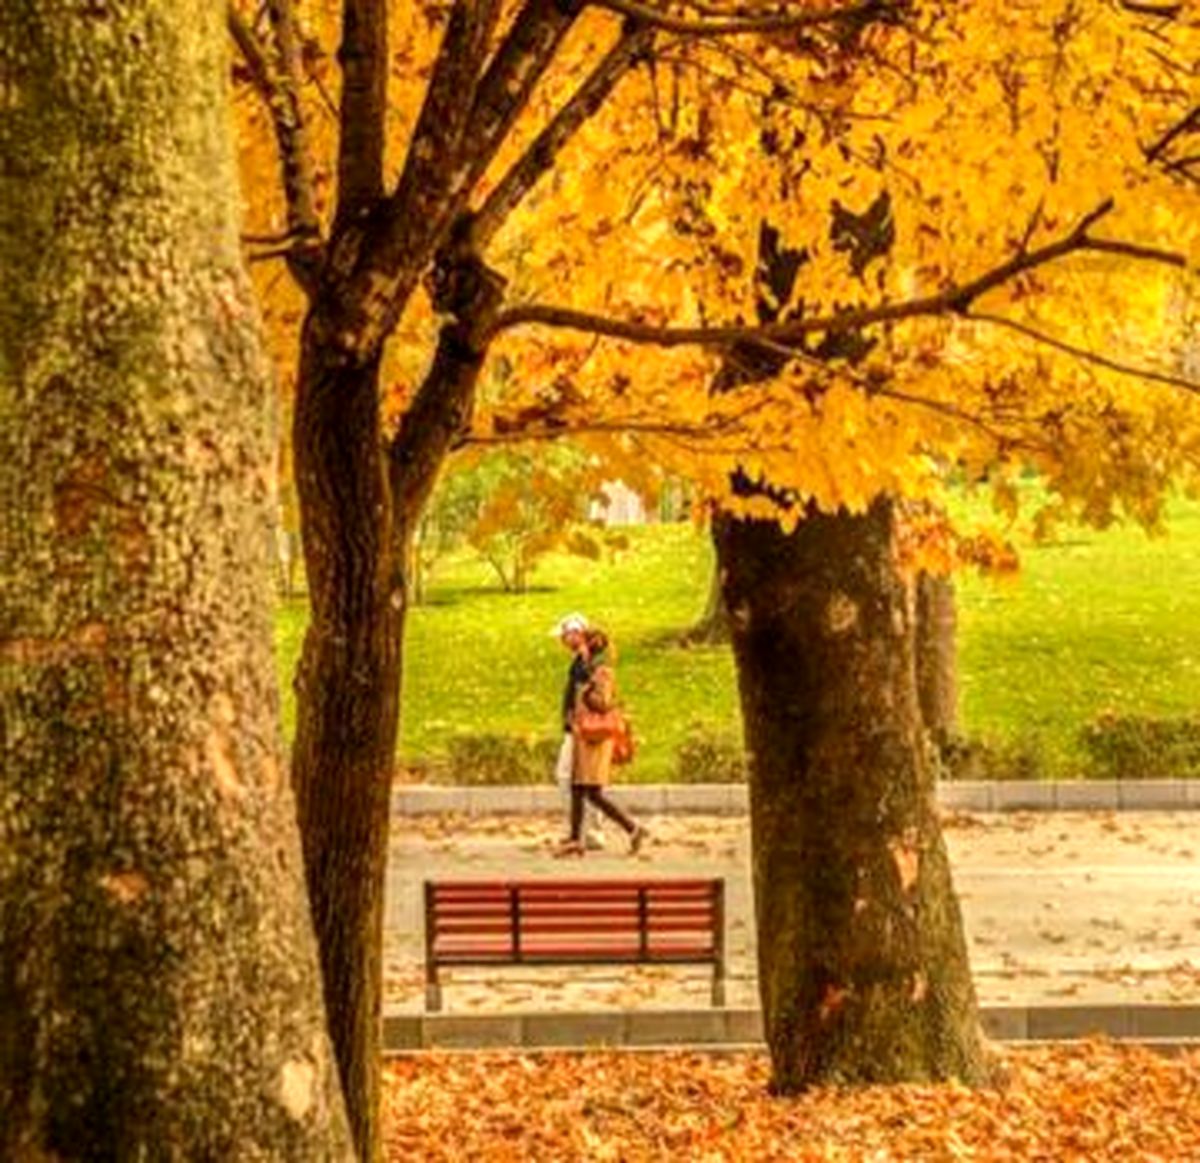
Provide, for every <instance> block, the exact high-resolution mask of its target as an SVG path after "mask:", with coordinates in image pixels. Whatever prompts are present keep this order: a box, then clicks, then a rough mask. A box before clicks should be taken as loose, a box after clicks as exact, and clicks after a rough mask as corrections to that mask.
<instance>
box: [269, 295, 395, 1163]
mask: <svg viewBox="0 0 1200 1163" xmlns="http://www.w3.org/2000/svg"><path fill="white" fill-rule="evenodd" d="M320 310H321V305H320V304H319V303H318V304H317V306H316V307H315V308H314V309H313V312H312V313H311V314H310V316H309V319H308V321H307V322H306V325H305V335H304V346H303V355H302V361H301V367H300V376H299V381H298V385H297V399H296V409H295V420H294V428H293V447H294V450H295V458H296V484H297V488H298V492H299V497H300V509H301V514H302V520H301V528H302V530H303V542H304V560H305V566H306V570H307V575H308V595H309V611H310V614H309V626H308V631H307V633H306V635H305V639H304V650H303V653H302V656H301V660H300V665H299V669H298V671H297V675H296V709H297V715H296V737H295V743H294V745H293V753H292V781H293V785H294V786H295V789H296V799H297V806H298V809H299V814H300V832H301V836H302V838H303V841H304V858H305V869H306V872H307V876H308V894H309V899H310V902H311V904H312V913H313V921H314V923H315V925H316V930H317V938H318V943H319V945H320V952H321V968H322V973H323V980H324V986H325V1005H326V1009H327V1010H328V1013H329V1023H330V1030H331V1032H332V1034H333V1039H334V1046H335V1050H336V1052H337V1059H338V1064H339V1068H340V1072H341V1080H342V1087H343V1090H344V1092H345V1095H346V1104H347V1108H348V1110H349V1113H350V1122H351V1126H352V1128H353V1131H354V1139H355V1143H356V1145H357V1148H358V1153H359V1157H360V1158H361V1159H364V1160H370V1159H373V1158H375V1157H376V1155H377V1152H378V1150H379V1141H380V1139H379V1127H378V1114H379V1099H380V1082H381V1076H380V1053H381V1045H380V1023H381V1020H382V1004H383V1003H382V999H383V892H384V879H385V873H386V869H387V841H388V813H389V799H390V789H391V777H392V769H393V765H394V762H395V753H396V731H397V725H398V718H399V700H400V667H401V637H402V634H403V626H404V614H405V593H404V579H403V577H402V576H401V573H400V570H399V569H398V568H397V565H398V562H399V560H402V559H397V557H396V555H395V554H394V552H393V542H392V531H391V499H390V496H389V491H388V488H387V477H386V473H385V466H384V462H383V457H382V455H381V452H382V439H383V437H382V432H381V431H380V423H379V406H378V384H377V380H378V363H377V362H374V361H373V362H370V363H368V364H366V365H365V366H364V365H362V364H358V363H355V362H354V361H352V360H349V359H346V360H342V359H339V358H338V350H337V348H336V347H335V346H334V344H333V343H331V342H330V341H329V340H328V338H327V333H326V332H325V331H324V330H323V329H322V319H321V316H320Z"/></svg>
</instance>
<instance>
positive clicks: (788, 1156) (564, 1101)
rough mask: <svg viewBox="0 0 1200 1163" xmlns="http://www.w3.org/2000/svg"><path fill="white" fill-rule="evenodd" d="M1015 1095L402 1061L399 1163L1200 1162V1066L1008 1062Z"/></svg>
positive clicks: (1041, 1059) (756, 1062)
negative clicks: (790, 1092) (792, 1087)
mask: <svg viewBox="0 0 1200 1163" xmlns="http://www.w3.org/2000/svg"><path fill="white" fill-rule="evenodd" d="M997 1053H998V1055H999V1057H1000V1062H1001V1066H1002V1074H1003V1075H1004V1081H1003V1082H1002V1083H1000V1084H999V1085H997V1086H996V1087H993V1088H987V1089H980V1090H972V1089H969V1088H967V1087H964V1086H961V1085H955V1084H943V1085H904V1086H873V1087H863V1088H854V1089H850V1088H834V1087H825V1088H818V1089H814V1090H812V1091H809V1092H807V1093H805V1094H803V1095H801V1096H799V1097H796V1098H786V1099H785V1098H772V1097H770V1096H769V1095H768V1093H767V1082H768V1063H767V1059H766V1056H765V1055H763V1054H761V1053H709V1054H705V1053H697V1052H687V1051H676V1052H668V1051H663V1052H632V1053H631V1052H624V1053H622V1052H619V1051H586V1052H545V1053H506V1052H480V1053H446V1052H440V1053H434V1052H429V1053H421V1054H416V1055H412V1056H409V1057H404V1058H401V1059H398V1060H395V1061H393V1062H391V1063H389V1064H388V1066H387V1068H386V1075H385V1127H386V1129H385V1134H386V1141H387V1151H388V1155H387V1157H388V1159H389V1161H394V1163H399V1161H400V1160H410V1159H420V1160H423V1161H426V1163H440V1161H446V1163H449V1161H450V1160H455V1161H457V1160H464V1159H469V1160H472V1163H479V1161H489V1160H496V1161H499V1163H505V1161H513V1163H517V1161H524V1160H531V1161H532V1160H537V1161H538V1163H541V1161H543V1160H546V1161H550V1160H553V1161H555V1163H558V1161H562V1163H569V1161H572V1160H621V1161H622V1163H640V1161H643V1160H646V1161H650V1160H676V1159H678V1160H687V1161H688V1163H692V1161H700V1163H703V1161H708V1160H714V1161H715V1160H754V1161H756V1163H757V1161H758V1160H789V1161H797V1163H808V1161H812V1163H817V1161H855V1163H859V1161H878V1163H892V1161H914V1163H915V1161H920V1163H927V1161H928V1163H938V1161H941V1160H959V1159H966V1160H995V1161H997V1163H1001V1161H1008V1160H1012V1161H1018V1160H1019V1161H1022V1163H1024V1161H1027V1160H1045V1161H1047V1163H1051V1161H1052V1163H1073V1161H1076V1160H1079V1161H1082V1160H1087V1161H1088V1163H1110V1161H1111V1163H1117V1161H1120V1163H1127V1161H1131V1160H1138V1161H1141V1163H1157V1161H1163V1163H1183V1161H1186V1160H1196V1159H1200V1052H1190V1053H1187V1054H1182V1055H1180V1056H1178V1057H1173V1058H1167V1057H1163V1056H1161V1055H1159V1054H1156V1053H1154V1052H1153V1051H1150V1050H1148V1049H1146V1048H1144V1047H1138V1046H1129V1045H1119V1044H1117V1043H1112V1042H1106V1041H1088V1042H1076V1043H1071V1044H1060V1045H1056V1046H1041V1047H1032V1048H1019V1049H1018V1048H1005V1049H1003V1050H999V1051H997Z"/></svg>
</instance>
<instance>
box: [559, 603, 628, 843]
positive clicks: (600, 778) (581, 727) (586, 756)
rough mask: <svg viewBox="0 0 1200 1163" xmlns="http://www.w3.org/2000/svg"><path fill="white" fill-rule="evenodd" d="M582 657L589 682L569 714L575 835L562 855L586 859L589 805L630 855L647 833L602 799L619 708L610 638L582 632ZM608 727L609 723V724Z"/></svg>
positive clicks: (595, 631)
mask: <svg viewBox="0 0 1200 1163" xmlns="http://www.w3.org/2000/svg"><path fill="white" fill-rule="evenodd" d="M580 634H581V637H582V641H581V644H580V654H581V655H582V657H583V658H584V660H585V661H586V663H587V666H588V670H589V675H588V678H587V681H586V682H585V683H584V684H583V685H582V686H580V687H579V689H578V691H577V693H576V695H575V701H574V705H573V708H572V712H571V733H572V735H573V737H574V756H573V763H572V771H571V776H572V779H571V834H570V837H569V838H568V839H567V841H566V843H565V844H563V845H562V847H561V848H560V849H559V852H560V854H561V855H563V856H582V855H583V853H584V845H583V842H582V838H581V837H582V829H583V812H584V807H585V805H588V804H590V805H592V806H594V807H596V808H599V809H600V811H602V812H603V813H604V814H605V815H606V816H608V818H609V819H610V820H613V821H614V822H615V823H617V824H618V825H619V826H620V827H621V828H622V829H623V830H624V832H625V834H626V835H627V836H628V837H629V851H630V854H631V855H632V854H634V853H636V852H637V851H638V850H639V849H640V848H641V846H642V844H643V843H644V842H645V839H646V829H645V828H643V827H642V826H641V825H640V824H638V823H637V822H636V821H635V820H633V819H632V817H630V816H629V815H628V814H627V813H626V812H624V811H622V810H621V808H619V807H618V806H617V805H616V804H615V803H613V801H612V800H610V799H609V798H608V796H607V795H605V793H604V789H605V788H606V787H607V786H608V783H609V780H610V778H611V775H612V762H613V748H614V746H615V744H616V730H615V728H613V727H612V726H611V725H609V724H611V723H612V720H613V719H614V718H615V712H616V705H617V689H616V675H615V673H614V671H613V667H612V662H611V659H610V658H609V656H608V637H607V635H606V634H605V633H604V632H603V631H602V630H599V629H597V628H596V627H594V626H593V627H588V628H587V629H586V630H582V631H580ZM606 721H607V722H606Z"/></svg>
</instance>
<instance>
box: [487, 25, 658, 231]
mask: <svg viewBox="0 0 1200 1163" xmlns="http://www.w3.org/2000/svg"><path fill="white" fill-rule="evenodd" d="M653 39H654V31H653V30H652V29H641V30H637V31H634V32H632V33H630V34H627V35H625V36H622V37H621V39H620V40H618V41H617V42H616V44H614V45H613V47H612V48H611V49H609V51H608V52H607V53H606V54H605V55H604V57H603V58H602V59H601V60H600V62H599V63H598V64H597V65H596V67H595V68H594V69H593V70H592V72H591V73H590V74H589V75H588V77H587V78H586V79H585V80H584V82H583V83H582V84H581V85H580V86H579V88H578V89H576V90H575V92H574V94H572V96H571V98H570V99H569V100H568V101H567V102H566V104H564V105H563V106H562V108H561V109H559V110H558V112H557V113H556V114H555V115H554V117H553V118H552V119H551V120H550V122H549V124H547V125H546V127H545V128H544V129H543V130H542V132H541V133H539V134H538V136H537V137H536V138H535V139H534V141H533V143H532V144H531V145H530V146H529V148H528V149H527V150H526V151H525V153H524V155H523V156H522V157H521V158H520V160H518V161H517V162H516V163H515V164H514V165H513V167H512V168H511V169H510V170H509V171H508V173H507V174H505V175H504V177H503V178H502V179H501V180H500V182H499V183H498V184H497V185H496V187H495V189H493V190H492V192H491V193H490V194H489V195H488V196H487V198H486V199H485V200H484V203H483V205H482V206H481V207H480V209H479V212H478V213H477V214H476V216H475V239H476V245H478V246H484V245H485V244H486V243H487V240H488V239H489V238H491V237H492V235H493V234H495V232H496V231H497V230H498V229H499V228H500V227H501V226H502V225H503V224H504V221H505V219H507V217H508V216H509V214H511V213H512V211H513V210H514V209H515V208H516V207H517V206H518V205H519V204H520V202H521V200H522V199H523V198H524V197H525V196H526V195H527V194H528V193H529V191H530V190H531V189H533V187H534V186H535V185H536V184H537V182H538V180H539V179H540V178H541V177H542V175H543V174H545V173H546V171H547V170H549V169H550V168H551V167H552V166H553V165H554V162H555V161H556V160H557V158H558V155H559V153H560V151H561V150H562V148H563V146H564V145H566V143H567V142H568V141H570V140H571V138H572V137H573V136H574V135H575V134H576V133H577V132H578V130H579V129H580V127H581V126H583V125H584V124H585V123H586V122H587V121H588V120H589V118H591V117H592V116H593V115H594V114H595V113H596V111H597V110H598V109H599V108H600V107H601V106H602V105H603V103H604V101H605V99H606V98H607V97H608V95H609V94H610V93H611V92H612V91H613V89H614V88H615V87H616V85H617V83H618V82H619V81H620V80H621V78H622V77H623V76H625V74H626V73H627V72H628V71H629V70H630V69H631V68H633V66H634V65H635V64H636V63H637V62H638V60H639V59H640V58H641V55H642V53H644V52H645V51H646V50H647V49H648V48H649V47H650V44H651V42H652V41H653Z"/></svg>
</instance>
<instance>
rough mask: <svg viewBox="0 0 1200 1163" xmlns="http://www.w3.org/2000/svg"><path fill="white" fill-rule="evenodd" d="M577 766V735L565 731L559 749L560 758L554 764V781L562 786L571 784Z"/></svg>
mask: <svg viewBox="0 0 1200 1163" xmlns="http://www.w3.org/2000/svg"><path fill="white" fill-rule="evenodd" d="M574 767H575V736H574V735H572V734H570V733H569V732H567V733H564V735H563V741H562V746H561V747H559V749H558V760H557V761H556V762H555V764H554V782H555V783H557V784H558V786H559V787H561V788H569V787H570V786H571V774H572V772H573V770H574Z"/></svg>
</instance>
